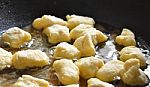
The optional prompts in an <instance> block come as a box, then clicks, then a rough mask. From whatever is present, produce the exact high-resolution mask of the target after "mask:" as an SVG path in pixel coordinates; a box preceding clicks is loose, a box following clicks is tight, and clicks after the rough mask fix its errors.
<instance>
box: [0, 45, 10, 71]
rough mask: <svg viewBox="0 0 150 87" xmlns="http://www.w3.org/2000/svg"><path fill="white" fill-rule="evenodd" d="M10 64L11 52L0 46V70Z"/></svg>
mask: <svg viewBox="0 0 150 87" xmlns="http://www.w3.org/2000/svg"><path fill="white" fill-rule="evenodd" d="M11 65H12V54H11V52H8V51H6V50H4V49H2V48H0V70H3V69H4V68H6V67H10V66H11Z"/></svg>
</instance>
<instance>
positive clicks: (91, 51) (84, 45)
mask: <svg viewBox="0 0 150 87" xmlns="http://www.w3.org/2000/svg"><path fill="white" fill-rule="evenodd" d="M73 45H74V46H75V47H77V48H78V50H79V51H80V52H81V57H85V56H93V55H95V53H96V51H95V47H94V44H93V42H92V37H91V35H89V34H86V35H85V36H82V37H79V38H78V39H76V40H75V42H74V43H73Z"/></svg>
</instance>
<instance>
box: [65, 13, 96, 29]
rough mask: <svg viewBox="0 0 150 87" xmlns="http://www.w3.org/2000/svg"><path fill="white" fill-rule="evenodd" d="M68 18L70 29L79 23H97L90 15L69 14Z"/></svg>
mask: <svg viewBox="0 0 150 87" xmlns="http://www.w3.org/2000/svg"><path fill="white" fill-rule="evenodd" d="M66 18H67V23H68V27H69V29H70V30H71V29H73V28H75V27H76V26H78V25H79V24H89V25H92V26H93V25H94V24H95V21H94V19H93V18H90V17H85V16H78V15H67V16H66Z"/></svg>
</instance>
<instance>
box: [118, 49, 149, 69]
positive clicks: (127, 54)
mask: <svg viewBox="0 0 150 87" xmlns="http://www.w3.org/2000/svg"><path fill="white" fill-rule="evenodd" d="M119 54H120V57H119V58H120V60H121V61H123V62H125V61H126V60H128V59H131V58H136V59H139V60H140V65H141V66H146V59H145V57H144V55H143V53H142V52H141V51H140V49H139V48H137V47H135V46H128V47H124V48H123V49H122V50H121V51H120V52H119Z"/></svg>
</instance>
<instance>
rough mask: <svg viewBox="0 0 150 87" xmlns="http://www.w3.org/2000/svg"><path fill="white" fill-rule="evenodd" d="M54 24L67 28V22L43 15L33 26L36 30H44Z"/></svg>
mask: <svg viewBox="0 0 150 87" xmlns="http://www.w3.org/2000/svg"><path fill="white" fill-rule="evenodd" d="M53 24H59V25H63V26H67V22H66V21H64V20H63V19H61V18H58V17H55V16H51V15H43V16H42V17H41V18H36V19H35V20H34V21H33V23H32V26H33V27H34V28H35V29H43V28H46V27H49V26H51V25H53Z"/></svg>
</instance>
